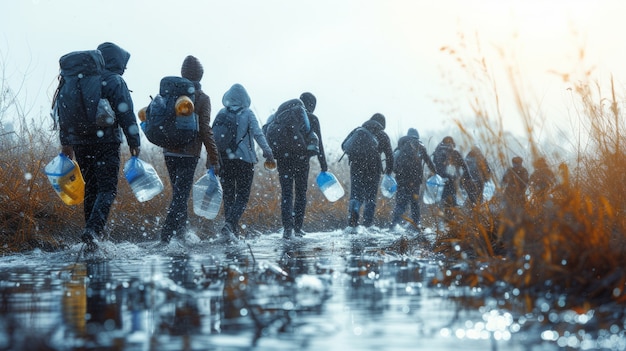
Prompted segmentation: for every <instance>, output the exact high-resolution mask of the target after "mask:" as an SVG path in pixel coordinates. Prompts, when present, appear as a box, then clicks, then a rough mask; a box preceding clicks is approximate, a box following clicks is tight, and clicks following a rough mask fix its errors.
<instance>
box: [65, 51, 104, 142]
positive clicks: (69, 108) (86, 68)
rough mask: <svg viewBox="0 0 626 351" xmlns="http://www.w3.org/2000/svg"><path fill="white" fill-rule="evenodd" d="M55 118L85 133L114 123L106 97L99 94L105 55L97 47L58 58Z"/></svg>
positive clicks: (77, 133) (68, 127)
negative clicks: (58, 71) (59, 71)
mask: <svg viewBox="0 0 626 351" xmlns="http://www.w3.org/2000/svg"><path fill="white" fill-rule="evenodd" d="M59 66H60V68H61V73H60V77H59V85H58V87H57V90H56V92H55V96H54V99H53V100H54V102H53V110H54V115H53V117H54V119H55V124H56V122H58V123H59V125H60V127H61V128H62V129H64V130H72V134H76V135H88V134H93V133H95V132H96V131H97V130H98V129H102V127H108V126H112V125H113V124H114V123H115V113H114V112H113V109H112V108H111V105H110V103H109V101H108V100H107V99H105V98H103V97H102V81H103V78H104V77H103V74H104V58H103V57H102V54H101V53H100V51H99V50H87V51H73V52H70V53H68V54H65V55H63V56H62V57H61V58H60V59H59Z"/></svg>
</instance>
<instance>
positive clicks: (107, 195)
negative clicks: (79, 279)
mask: <svg viewBox="0 0 626 351" xmlns="http://www.w3.org/2000/svg"><path fill="white" fill-rule="evenodd" d="M89 55H91V56H92V58H96V60H95V61H94V60H91V59H88V60H87V61H84V60H83V59H86V58H87V56H82V55H81V57H82V58H81V60H83V61H82V63H80V64H78V65H76V66H74V67H65V68H64V64H65V62H63V58H61V62H60V63H61V81H60V83H59V87H58V88H57V92H56V93H55V97H54V103H53V104H54V106H55V107H54V108H55V110H56V111H57V114H58V127H59V139H60V142H61V152H63V153H64V154H65V155H67V156H68V157H70V158H74V157H75V159H76V162H77V163H78V164H79V166H80V171H81V173H82V175H83V178H84V180H85V198H84V203H83V208H84V216H85V228H84V230H83V233H82V235H81V241H82V242H83V243H85V244H86V249H85V251H86V252H93V251H95V250H97V248H98V238H101V237H102V235H103V231H104V227H105V225H106V222H107V219H108V216H109V212H110V210H111V206H112V205H113V201H114V200H115V197H116V195H117V183H118V174H119V169H120V144H121V143H122V131H123V132H124V136H125V137H126V142H127V143H128V147H129V149H130V154H131V155H133V156H138V155H139V152H140V144H141V141H140V136H139V127H138V126H137V122H136V117H135V113H134V112H133V111H134V110H133V100H132V98H131V96H130V91H129V90H128V87H127V85H126V82H125V81H124V79H123V78H122V75H123V74H124V71H125V70H126V64H127V63H128V60H129V59H130V54H129V53H128V52H127V51H126V50H124V49H122V48H121V47H119V46H118V45H116V44H114V43H110V42H105V43H102V44H100V45H99V46H98V49H97V51H94V52H90V54H89ZM66 56H67V55H66ZM86 62H89V64H88V65H85V63H86ZM92 65H95V66H92ZM87 66H92V67H99V68H101V69H98V72H97V73H95V74H93V75H92V76H91V77H95V78H94V79H89V76H87V75H86V74H84V72H82V71H81V70H84V69H85V67H87ZM73 69H75V70H74V72H75V73H76V76H75V77H72V76H71V74H70V72H71V71H72V70H73ZM66 73H67V74H68V75H66ZM81 83H82V84H81ZM91 94H95V95H93V97H92V95H91ZM100 99H102V100H105V101H106V102H108V104H109V105H110V108H111V109H112V111H113V112H114V118H111V119H110V120H108V121H106V123H104V124H98V123H96V113H95V110H96V108H95V107H89V103H90V102H93V101H95V103H96V104H98V102H99V100H100Z"/></svg>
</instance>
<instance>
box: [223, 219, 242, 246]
mask: <svg viewBox="0 0 626 351" xmlns="http://www.w3.org/2000/svg"><path fill="white" fill-rule="evenodd" d="M220 233H221V234H222V238H224V239H225V240H227V241H229V242H235V241H238V240H239V238H238V237H237V235H235V231H234V230H233V225H232V224H230V223H228V222H226V223H224V226H223V227H222V230H221V231H220Z"/></svg>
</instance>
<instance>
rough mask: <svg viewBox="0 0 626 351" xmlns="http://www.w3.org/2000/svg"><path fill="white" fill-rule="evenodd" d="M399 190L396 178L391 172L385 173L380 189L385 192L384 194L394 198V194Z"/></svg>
mask: <svg viewBox="0 0 626 351" xmlns="http://www.w3.org/2000/svg"><path fill="white" fill-rule="evenodd" d="M397 190H398V183H396V180H395V179H394V178H393V177H392V176H390V175H389V174H385V175H384V176H383V181H382V182H380V191H381V192H382V193H383V196H384V197H387V198H392V197H393V195H395V194H396V191H397Z"/></svg>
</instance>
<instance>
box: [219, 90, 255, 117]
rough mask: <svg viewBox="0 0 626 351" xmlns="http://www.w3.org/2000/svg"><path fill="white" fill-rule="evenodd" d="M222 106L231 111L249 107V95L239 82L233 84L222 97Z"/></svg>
mask: <svg viewBox="0 0 626 351" xmlns="http://www.w3.org/2000/svg"><path fill="white" fill-rule="evenodd" d="M222 104H223V105H224V107H226V108H228V109H229V110H232V111H238V110H241V109H242V108H249V107H250V96H249V95H248V92H247V91H246V89H245V88H244V87H243V86H242V85H241V84H234V85H233V86H232V87H230V89H228V91H227V92H226V93H224V96H223V97H222Z"/></svg>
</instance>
